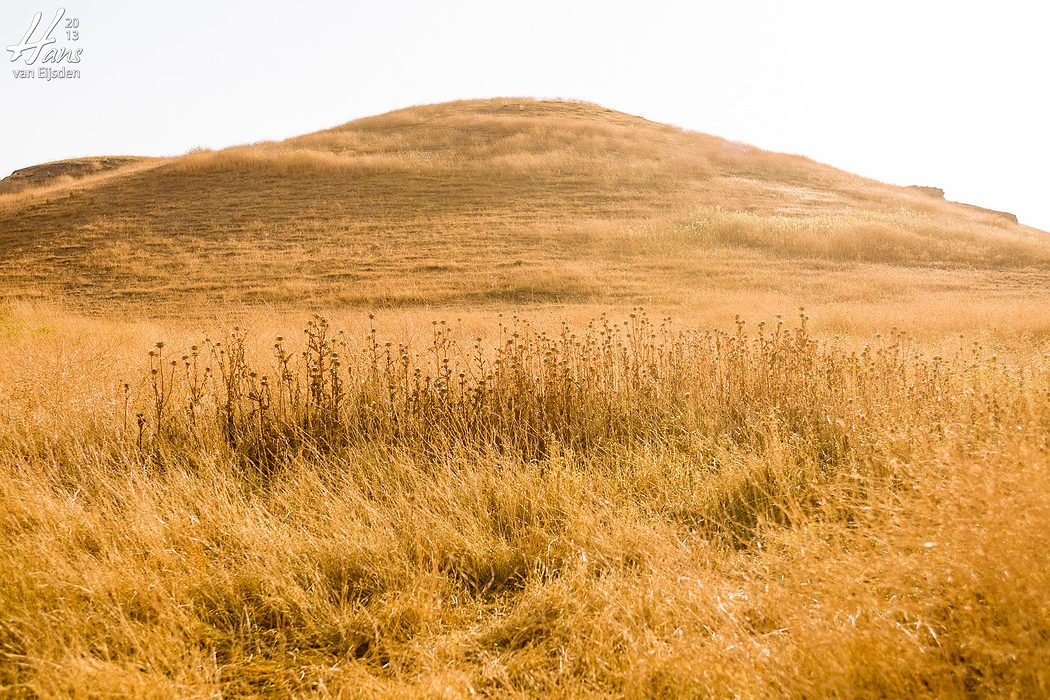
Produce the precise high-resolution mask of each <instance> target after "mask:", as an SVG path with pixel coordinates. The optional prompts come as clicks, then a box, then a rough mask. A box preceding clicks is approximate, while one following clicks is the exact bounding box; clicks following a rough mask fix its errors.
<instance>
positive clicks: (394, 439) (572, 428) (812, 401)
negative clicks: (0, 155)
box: [0, 309, 1050, 697]
mask: <svg viewBox="0 0 1050 700" xmlns="http://www.w3.org/2000/svg"><path fill="white" fill-rule="evenodd" d="M634 313H635V315H634V316H628V317H626V318H624V319H622V321H623V322H621V320H620V319H616V320H615V321H614V320H612V319H611V318H608V317H607V318H601V317H598V318H595V319H593V320H591V321H579V320H569V321H568V322H567V323H566V324H565V325H558V324H554V325H551V324H550V323H549V322H543V321H529V320H527V319H525V318H521V319H511V318H498V317H491V318H488V319H486V318H484V317H481V316H479V315H477V314H476V313H471V314H465V315H464V317H463V318H460V319H455V318H450V319H447V321H445V322H443V321H442V320H440V319H439V318H437V317H435V318H433V319H432V320H433V323H432V322H430V320H429V319H427V318H425V317H422V316H421V315H420V314H418V313H410V314H402V315H400V316H390V315H389V314H387V315H381V317H380V318H377V319H374V320H370V319H368V318H365V317H362V316H357V315H355V316H354V317H352V319H351V320H352V323H350V324H348V330H347V332H345V333H339V332H337V331H336V330H334V327H332V326H329V325H327V324H326V323H325V322H323V321H320V320H315V321H311V322H310V323H309V324H307V326H306V328H305V329H304V330H305V332H304V333H291V332H289V333H288V336H289V337H288V338H280V339H276V340H275V339H274V336H273V335H269V331H266V332H265V334H263V333H262V332H260V331H256V332H254V333H248V332H247V331H246V330H243V328H242V329H237V330H233V332H232V334H227V333H223V334H220V335H212V336H211V338H210V339H208V338H206V337H204V336H200V335H196V334H194V333H193V332H192V330H191V328H192V326H190V325H185V324H178V323H176V324H172V323H171V322H167V323H166V324H165V325H164V326H157V325H155V324H149V325H140V326H133V325H132V326H129V325H127V324H124V325H116V324H113V323H112V322H108V321H94V320H87V319H84V320H79V321H77V320H75V319H70V318H68V317H56V318H53V319H48V318H47V317H46V315H45V314H43V313H42V312H41V310H40V309H13V310H12V311H11V312H10V313H9V314H8V315H7V317H6V321H5V325H4V328H5V330H4V333H5V334H6V335H7V338H8V343H7V345H8V351H7V353H6V356H5V357H4V358H3V367H4V372H3V373H2V374H0V392H2V393H3V394H4V397H5V401H4V406H5V420H3V421H2V422H0V425H3V426H4V428H3V432H2V434H0V444H2V453H3V454H4V458H3V460H2V462H0V468H2V469H3V478H2V479H0V501H2V508H0V512H3V513H4V514H5V515H4V519H3V520H2V525H0V537H2V538H3V547H2V549H0V551H3V555H2V556H0V596H2V597H0V600H2V607H3V610H4V616H3V621H2V622H3V625H2V626H0V654H2V656H0V684H3V685H2V686H0V687H6V688H7V689H8V690H10V691H14V692H19V691H20V692H24V693H29V694H32V693H38V694H41V695H45V696H47V695H54V694H66V693H73V692H74V691H75V692H80V693H97V694H108V693H113V692H120V693H128V694H133V695H138V694H162V695H178V696H187V695H194V696H203V695H209V694H212V693H217V692H221V693H223V694H226V695H240V694H256V693H278V694H299V693H307V694H313V693H319V694H322V695H326V694H341V693H346V694H350V695H375V694H382V695H387V694H394V695H447V694H450V693H451V694H452V695H468V694H470V693H471V692H472V691H473V692H480V693H483V694H494V695H506V694H519V693H524V694H530V695H533V694H535V695H539V694H543V695H546V694H559V695H561V694H564V695H576V694H581V693H584V694H591V693H594V694H605V693H616V694H626V695H632V696H641V695H653V694H674V695H717V696H722V695H739V696H746V697H760V696H768V695H770V694H776V695H791V696H797V697H805V696H812V695H829V694H841V695H852V696H885V695H902V694H903V695H929V696H972V695H1006V694H1017V695H1020V696H1033V695H1042V694H1045V693H1046V691H1047V683H1048V682H1050V678H1048V677H1047V675H1046V670H1045V669H1046V668H1047V667H1048V665H1047V664H1048V661H1050V659H1048V658H1047V655H1046V649H1048V648H1050V647H1048V645H1047V642H1048V636H1050V610H1048V609H1047V599H1046V595H1045V591H1046V590H1047V586H1048V584H1050V580H1047V578H1048V574H1047V572H1048V571H1050V566H1048V565H1050V561H1048V560H1047V559H1048V555H1047V552H1048V551H1050V550H1048V549H1047V545H1048V544H1050V542H1048V541H1047V539H1048V537H1047V533H1048V532H1050V530H1048V529H1047V528H1046V524H1047V518H1048V516H1050V504H1048V503H1047V499H1046V496H1045V494H1046V493H1047V490H1046V487H1047V486H1050V484H1048V483H1047V467H1048V466H1050V463H1048V456H1050V420H1048V417H1050V375H1048V374H1047V356H1046V352H1048V351H1050V344H1047V342H1046V340H1045V338H1044V340H1043V342H1042V343H1032V342H1031V341H1029V342H1028V343H1027V344H1026V345H1025V346H1024V347H1014V348H1013V349H1011V350H1009V351H1008V352H1005V353H1003V354H1002V355H1001V356H999V357H994V356H992V354H991V353H992V352H993V350H994V351H996V352H999V351H1000V349H999V348H998V347H996V348H994V349H993V348H989V347H985V346H984V345H983V344H973V343H970V342H968V341H967V342H962V341H960V340H958V339H955V340H949V339H944V340H943V341H942V344H943V347H944V349H943V350H942V352H943V353H944V354H943V355H937V356H931V355H930V354H929V353H928V352H927V351H926V350H924V348H927V347H933V346H934V343H933V342H932V341H930V340H925V341H919V340H917V339H914V338H911V337H909V336H907V335H906V334H902V333H894V334H891V335H890V336H889V337H885V338H882V337H880V338H873V339H871V341H870V343H869V344H868V346H867V347H865V346H864V345H863V344H861V343H860V342H858V341H857V340H855V339H843V340H841V341H839V342H828V341H822V340H818V339H816V338H815V337H814V336H812V335H811V334H810V333H809V332H807V331H806V330H805V329H804V328H802V327H801V326H800V325H799V324H798V322H796V323H795V324H788V325H787V327H785V326H782V325H781V324H779V323H777V322H775V321H774V322H773V323H772V324H770V325H768V326H765V327H761V326H755V325H753V324H752V325H750V326H749V325H740V326H731V327H730V328H729V329H727V330H725V331H722V332H719V331H699V330H691V329H689V328H682V327H681V326H680V325H679V324H676V323H673V322H670V321H667V320H664V321H661V322H659V323H657V324H653V323H650V322H649V321H648V320H647V319H646V318H645V315H644V314H643V313H641V312H634ZM49 321H50V323H49ZM249 323H250V325H252V326H255V327H259V326H262V327H273V326H274V324H280V323H284V321H281V320H277V321H275V320H273V319H267V318H263V317H259V318H256V319H249ZM384 323H390V324H391V325H392V326H395V327H397V336H396V337H394V338H392V339H391V340H390V341H387V340H384V334H383V331H382V324H384ZM36 324H40V325H36ZM377 324H378V326H379V329H378V330H377V329H376V325H377ZM161 334H163V336H166V337H168V338H169V340H168V342H167V343H165V344H164V346H163V347H156V346H155V345H154V347H153V349H152V351H151V353H152V354H151V356H150V357H146V356H145V351H146V349H148V347H149V346H150V345H151V344H152V343H147V342H146V340H145V339H146V338H147V337H154V338H156V337H158V336H159V335H161ZM266 336H269V337H266ZM194 346H195V347H196V349H195V350H194ZM136 356H137V358H138V359H135V358H136ZM152 370H155V372H154V371H152ZM264 377H265V379H264ZM30 378H32V381H31V382H30V381H27V380H29V379H30ZM125 381H127V382H128V385H129V386H128V387H127V389H125V388H124V382H125Z"/></svg>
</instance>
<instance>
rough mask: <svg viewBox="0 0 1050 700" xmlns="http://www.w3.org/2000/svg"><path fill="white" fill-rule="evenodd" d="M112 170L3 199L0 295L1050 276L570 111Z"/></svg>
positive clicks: (984, 243)
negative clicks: (907, 272) (929, 271)
mask: <svg viewBox="0 0 1050 700" xmlns="http://www.w3.org/2000/svg"><path fill="white" fill-rule="evenodd" d="M97 160H105V159H97ZM78 162H79V161H78ZM106 162H107V163H109V166H113V165H116V167H112V168H111V169H103V168H93V169H88V170H89V171H90V172H89V174H87V176H86V177H82V178H81V179H73V178H72V177H70V176H68V175H67V176H66V177H64V178H61V179H60V180H55V179H53V177H52V178H51V179H48V178H47V177H36V178H25V177H23V178H21V180H28V181H30V182H34V183H37V184H36V186H35V187H31V188H21V189H20V190H19V191H17V192H13V193H8V194H4V195H0V277H2V279H3V284H2V288H0V293H6V294H8V295H14V296H18V297H48V298H53V297H55V295H58V296H59V297H60V298H62V299H63V302H64V303H66V304H68V305H72V306H74V307H78V308H82V309H87V310H95V311H99V310H103V311H104V310H107V309H114V308H120V307H130V308H132V309H140V310H141V309H148V310H149V311H150V313H169V314H171V313H175V314H182V313H185V312H186V311H185V310H186V309H187V308H192V309H198V310H199V309H205V308H208V307H209V306H210V305H213V304H223V305H225V306H230V305H244V304H276V305H279V306H284V307H315V308H316V307H326V308H331V307H338V306H353V305H368V306H376V305H399V306H403V305H414V304H434V303H441V304H444V303H469V304H472V305H476V304H478V303H484V302H498V303H503V302H536V301H546V302H550V301H555V302H606V301H613V302H622V303H625V304H629V303H634V302H636V301H648V302H656V303H659V302H675V303H678V302H680V301H682V300H683V299H686V300H688V299H694V300H700V299H703V298H705V297H706V296H707V295H709V294H710V293H712V292H716V291H718V290H721V289H723V288H724V287H725V286H726V285H730V286H733V285H739V284H740V282H741V281H746V282H748V284H749V286H750V287H751V288H752V289H758V290H762V289H764V290H767V291H770V292H772V293H790V294H795V293H797V292H798V291H799V290H800V289H801V290H802V291H803V293H805V291H806V289H807V287H808V283H807V282H806V280H807V278H809V277H811V276H812V275H811V274H810V273H811V272H812V271H814V270H818V271H819V270H824V269H826V267H827V263H829V262H831V263H835V264H836V269H839V270H841V269H850V270H852V272H851V275H852V276H854V277H855V278H857V279H864V278H869V279H871V280H879V279H885V277H886V274H885V272H884V271H881V270H878V271H875V272H872V271H871V266H872V265H891V266H894V267H897V268H903V267H912V268H915V267H918V268H926V267H931V266H935V267H938V268H942V269H948V270H971V271H972V270H976V271H978V272H979V271H995V272H996V274H995V275H983V276H982V275H980V274H978V278H979V279H977V281H974V279H970V278H967V279H966V280H965V282H964V284H987V283H988V281H989V280H995V279H997V278H998V272H999V271H1004V270H1019V269H1025V268H1029V269H1037V270H1042V271H1044V272H1045V271H1046V270H1047V269H1048V268H1050V242H1048V240H1047V236H1046V235H1044V234H1041V233H1039V232H1035V231H1033V230H1031V229H1028V228H1026V227H1023V226H1018V225H1015V224H1013V223H1011V222H1010V221H1008V220H1006V219H1004V218H1002V217H1001V216H998V215H996V213H994V212H984V211H981V210H977V209H974V208H968V207H965V206H962V205H955V204H951V203H948V202H944V201H939V200H937V199H936V198H932V197H930V196H929V195H928V194H926V193H924V192H923V191H920V190H916V189H911V188H899V187H891V186H888V185H883V184H880V183H876V182H873V181H870V180H865V179H863V178H860V177H856V176H853V175H850V174H848V173H844V172H841V171H839V170H835V169H834V168H831V167H828V166H825V165H821V164H818V163H815V162H813V161H810V160H808V159H806V158H802V157H799V156H790V155H782V154H775V153H769V152H766V151H762V150H759V149H756V148H752V147H750V146H746V145H743V144H738V143H732V142H729V141H725V140H723V139H720V138H715V137H712V136H707V135H704V134H699V133H692V132H688V131H683V130H681V129H677V128H674V127H670V126H666V125H662V124H657V123H653V122H650V121H647V120H645V119H642V118H639V117H634V116H630V115H627V114H623V113H619V112H615V111H612V110H608V109H603V108H601V107H598V106H596V105H591V104H584V103H577V102H562V101H534V100H514V99H505V100H484V101H467V102H453V103H447V104H438V105H430V106H423V107H413V108H409V109H404V110H399V111H396V112H391V113H389V114H385V115H381V116H377V117H370V118H366V119H360V120H357V121H353V122H350V123H348V124H345V125H343V126H339V127H336V128H333V129H329V130H326V131H321V132H317V133H314V134H308V135H305V136H301V137H297V138H292V139H289V140H287V141H282V142H277V143H261V144H255V145H251V146H242V147H235V148H229V149H225V150H222V151H216V152H213V151H207V152H196V153H191V154H188V155H185V156H181V157H177V158H167V159H149V160H138V161H127V162H122V161H114V160H112V159H110V160H108V161H106ZM70 163H71V164H72V163H74V162H72V161H71V162H70ZM41 167H42V168H43V169H42V171H41V173H38V175H45V174H46V173H54V172H56V168H58V167H59V166H58V164H51V165H50V166H48V167H46V168H44V167H43V166H41ZM28 170H29V171H30V172H32V171H33V170H34V169H28ZM83 170H84V169H82V170H81V171H77V172H80V173H81V174H83ZM66 171H68V172H73V171H74V169H73V168H72V167H67V168H66ZM910 285H911V283H907V284H906V285H905V286H910ZM810 291H812V292H813V295H814V296H819V291H818V290H810Z"/></svg>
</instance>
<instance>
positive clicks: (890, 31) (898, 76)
mask: <svg viewBox="0 0 1050 700" xmlns="http://www.w3.org/2000/svg"><path fill="white" fill-rule="evenodd" d="M59 7H65V10H66V12H65V15H64V17H63V20H62V22H60V26H59V27H56V29H55V31H54V33H53V35H52V36H53V37H54V38H55V39H56V43H55V44H53V45H51V46H50V47H49V48H59V47H63V46H64V47H67V48H69V49H73V48H75V47H79V48H81V49H82V50H83V51H82V54H81V56H80V58H81V61H80V63H79V64H78V65H75V66H74V65H67V63H66V62H62V63H60V64H47V65H55V66H56V67H58V66H65V67H67V68H76V69H77V70H79V71H80V73H81V77H80V78H79V79H62V80H52V81H50V82H48V81H46V80H41V79H39V78H38V77H34V78H33V79H28V80H27V79H18V78H15V77H14V76H13V74H12V72H11V71H12V70H13V69H18V68H30V69H34V75H35V74H36V73H35V69H38V68H39V67H40V66H41V65H44V64H43V63H42V61H43V60H44V55H43V54H42V55H41V57H39V58H38V60H37V61H36V63H35V64H34V65H32V66H28V67H27V66H26V65H24V64H25V61H26V59H27V58H29V57H30V56H29V54H30V53H31V52H26V53H24V54H22V55H21V56H20V57H19V58H18V60H17V61H15V62H11V61H10V59H11V53H9V52H7V51H2V49H3V47H6V46H8V45H12V44H17V43H18V42H19V41H20V40H21V39H22V36H23V35H24V34H25V33H26V31H27V30H28V29H29V25H30V21H31V20H32V18H33V15H34V14H35V13H36V12H37V11H40V12H42V19H41V26H40V27H38V29H37V32H36V35H34V37H33V38H31V40H34V39H35V37H36V36H38V35H41V34H43V33H44V31H45V30H46V28H47V25H49V24H50V22H51V20H52V19H53V17H54V15H55V12H56V10H57V9H58V8H59ZM73 18H75V19H77V20H79V27H78V28H76V31H79V39H78V41H76V42H72V41H71V40H70V39H69V37H68V36H67V35H66V33H65V32H66V31H67V30H68V29H69V28H67V27H66V26H65V25H66V24H67V21H66V20H68V19H73ZM1047 36H1050V3H1047V2H1046V1H1045V0H1029V1H1027V2H989V1H987V0H984V1H982V2H958V1H956V2H920V1H919V0H909V1H908V2H896V1H890V2H886V1H880V2H871V3H860V2H844V1H842V0H838V1H836V2H786V1H785V2H757V1H756V2H746V1H745V2H730V1H728V0H722V1H720V2H681V3H677V2H664V3H660V2H638V3H617V2H609V1H608V0H606V1H605V2H571V1H570V0H558V1H556V2H546V1H539V2H537V1H530V2H521V3H518V4H514V5H512V4H510V3H500V2H496V1H494V0H489V1H487V2H454V1H452V0H448V1H446V2H390V1H380V0H372V1H370V2H356V1H348V2H331V3H320V2H318V3H310V2H295V3H291V2H289V3H266V2H252V3H233V2H221V1H217V0H211V1H210V2H195V1H189V2H185V1H184V2H177V3H176V2H170V3H169V2H165V3H152V2H149V3H147V2H70V3H68V4H64V5H63V4H44V3H43V2H41V1H40V0H30V1H28V2H27V1H24V0H4V1H3V3H2V4H0V55H2V56H3V57H4V63H5V66H6V70H5V71H4V74H3V75H0V107H2V111H0V114H2V115H3V117H2V119H3V121H2V129H0V175H3V174H7V173H8V172H9V171H11V170H13V169H16V168H20V167H24V166H26V165H31V164H35V163H39V162H43V161H48V160H55V159H59V158H68V157H73V156H82V155H99V154H150V155H166V154H176V153H182V152H185V151H186V150H188V149H190V148H193V147H195V146H208V147H222V146H228V145H233V144H237V143H245V142H251V141H258V140H263V139H280V138H285V137H288V136H293V135H296V134H301V133H305V132H309V131H314V130H317V129H321V128H325V127H329V126H333V125H336V124H339V123H342V122H345V121H349V120H351V119H353V118H356V117H360V116H366V115H369V114H375V113H379V112H384V111H387V110H390V109H395V108H399V107H405V106H409V105H412V104H419V103H426V102H438V101H443V100H450V99H457V98H469V97H489V96H499V95H513V96H521V95H525V96H538V97H571V98H579V99H584V100H589V101H593V102H598V103H601V104H603V105H605V106H607V107H611V108H614V109H620V110H623V111H626V112H630V113H632V114H639V115H642V116H644V117H647V118H649V119H654V120H657V121H663V122H670V123H673V124H677V125H680V126H684V127H688V128H690V129H695V130H698V131H704V132H707V133H711V134H716V135H719V136H724V137H727V138H731V139H736V140H740V141H745V142H748V143H752V144H754V145H756V146H760V147H762V148H767V149H770V150H776V151H787V152H793V153H801V154H804V155H807V156H810V157H812V158H815V159H816V160H819V161H822V162H826V163H830V164H832V165H835V166H837V167H840V168H843V169H845V170H849V171H852V172H856V173H859V174H861V175H866V176H869V177H874V178H877V179H880V180H884V181H887V182H893V183H896V184H923V185H934V186H939V187H942V188H944V190H946V192H947V193H948V197H949V198H950V199H956V200H960V201H965V202H972V203H976V204H981V205H983V206H988V207H992V208H997V209H1005V210H1008V211H1012V212H1014V213H1016V214H1017V215H1018V216H1019V217H1020V218H1021V221H1022V222H1024V223H1029V224H1031V225H1034V226H1038V227H1039V228H1042V229H1045V230H1050V165H1048V164H1050V132H1048V125H1050V87H1048V86H1050V41H1048V40H1047Z"/></svg>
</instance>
